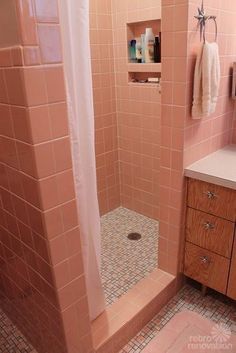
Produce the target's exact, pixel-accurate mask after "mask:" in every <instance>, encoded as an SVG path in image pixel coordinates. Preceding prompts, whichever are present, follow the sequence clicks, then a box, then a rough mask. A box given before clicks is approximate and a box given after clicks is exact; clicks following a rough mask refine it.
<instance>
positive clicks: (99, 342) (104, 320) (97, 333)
mask: <svg viewBox="0 0 236 353" xmlns="http://www.w3.org/2000/svg"><path fill="white" fill-rule="evenodd" d="M176 282H177V281H176V277H174V276H172V275H170V274H169V273H167V272H164V271H162V270H160V269H156V270H154V271H153V272H152V273H151V274H150V275H149V276H147V277H146V278H144V279H143V280H141V281H140V282H139V283H138V284H137V285H136V286H134V287H133V288H132V289H131V290H130V291H128V292H127V293H126V294H125V295H124V296H123V297H121V298H120V299H119V300H118V301H117V302H115V303H114V304H112V305H110V306H109V307H107V309H106V310H105V312H104V313H103V314H102V315H100V316H99V317H98V318H97V319H96V320H94V321H93V322H92V337H93V345H94V349H95V352H96V353H116V352H118V351H119V350H120V349H121V348H122V347H123V346H124V345H125V344H126V343H127V342H128V341H129V340H130V339H131V338H132V337H134V336H135V334H136V333H137V332H138V331H140V329H141V328H142V327H143V326H144V325H145V324H146V323H147V322H148V321H150V320H151V319H152V317H153V316H154V315H155V314H156V313H157V312H158V311H159V310H160V309H161V308H162V307H163V306H164V305H165V304H166V303H167V302H168V300H170V299H171V297H172V296H173V295H174V294H175V293H176Z"/></svg>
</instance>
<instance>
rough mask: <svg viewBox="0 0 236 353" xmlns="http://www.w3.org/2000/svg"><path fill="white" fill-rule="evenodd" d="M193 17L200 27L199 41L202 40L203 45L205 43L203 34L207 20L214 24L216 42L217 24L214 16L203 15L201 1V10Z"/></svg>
mask: <svg viewBox="0 0 236 353" xmlns="http://www.w3.org/2000/svg"><path fill="white" fill-rule="evenodd" d="M194 17H195V18H196V19H197V20H198V23H199V26H200V41H201V40H202V38H203V41H204V43H205V41H206V34H205V32H206V23H207V21H209V20H213V21H214V23H215V41H217V35H218V27H217V22H216V16H212V15H210V16H208V15H206V14H205V10H204V3H203V0H202V5H201V8H198V15H197V16H194Z"/></svg>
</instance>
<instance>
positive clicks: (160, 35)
mask: <svg viewBox="0 0 236 353" xmlns="http://www.w3.org/2000/svg"><path fill="white" fill-rule="evenodd" d="M159 51H160V63H161V32H159Z"/></svg>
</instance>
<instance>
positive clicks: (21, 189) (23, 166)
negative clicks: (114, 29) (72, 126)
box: [0, 0, 92, 353]
mask: <svg viewBox="0 0 236 353" xmlns="http://www.w3.org/2000/svg"><path fill="white" fill-rule="evenodd" d="M16 5H17V11H18V19H19V21H20V28H21V31H20V34H21V43H22V44H23V46H17V47H11V48H6V49H5V50H1V51H0V81H1V83H0V86H1V89H0V115H1V122H0V135H1V136H0V138H1V143H0V156H1V158H0V168H1V172H0V188H1V200H0V215H1V218H0V220H1V235H0V264H1V266H0V277H1V280H0V293H1V305H3V307H4V308H5V310H7V311H8V313H9V315H10V316H11V318H12V319H13V320H14V321H16V323H17V324H18V325H19V327H20V329H21V330H22V331H23V332H24V333H25V335H26V336H27V337H28V339H29V340H30V341H31V342H32V343H33V345H34V346H35V347H36V348H37V350H38V352H42V353H65V352H68V353H69V352H70V353H72V352H73V353H76V352H77V353H79V352H83V353H90V352H92V340H91V332H90V321H89V316H88V305H87V297H86V288H85V280H84V273H83V263H82V254H81V244H80V231H79V222H78V219H77V207H76V201H75V193H74V181H73V173H72V162H71V151H70V139H69V133H68V127H67V125H68V124H67V119H68V118H67V109H66V96H65V86H64V74H63V66H62V61H61V43H60V27H59V19H58V11H57V2H56V1H53V0H51V1H50V3H49V2H48V1H42V0H34V1H33V0H32V1H30V0H27V1H22V0H19V1H17V2H16ZM48 5H50V6H48Z"/></svg>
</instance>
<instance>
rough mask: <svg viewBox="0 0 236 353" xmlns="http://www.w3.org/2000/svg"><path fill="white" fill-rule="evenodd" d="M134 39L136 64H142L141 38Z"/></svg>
mask: <svg viewBox="0 0 236 353" xmlns="http://www.w3.org/2000/svg"><path fill="white" fill-rule="evenodd" d="M135 39H136V59H137V62H138V63H141V62H142V43H141V38H140V37H139V38H135Z"/></svg>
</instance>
